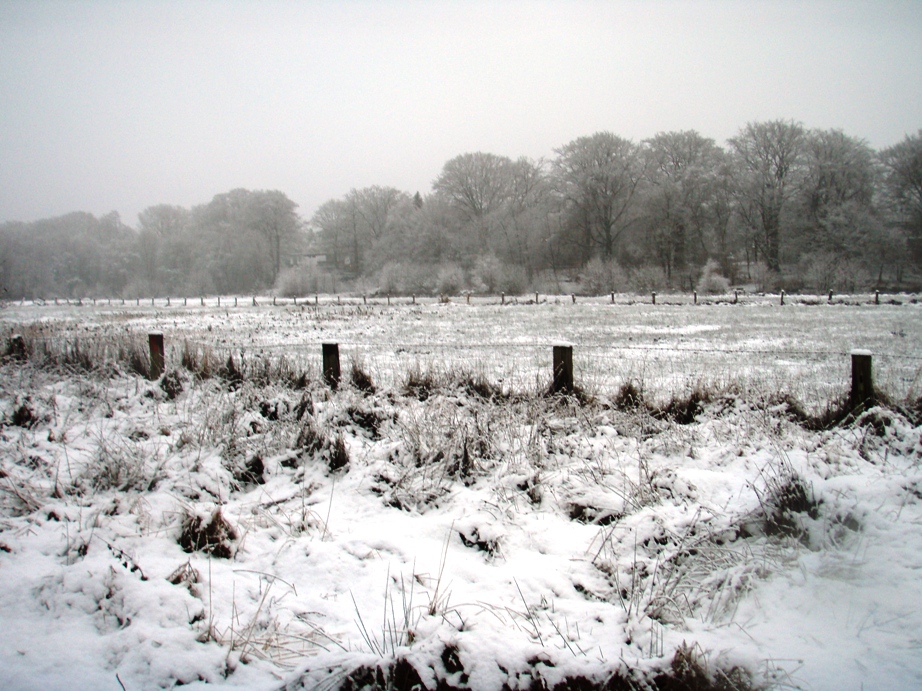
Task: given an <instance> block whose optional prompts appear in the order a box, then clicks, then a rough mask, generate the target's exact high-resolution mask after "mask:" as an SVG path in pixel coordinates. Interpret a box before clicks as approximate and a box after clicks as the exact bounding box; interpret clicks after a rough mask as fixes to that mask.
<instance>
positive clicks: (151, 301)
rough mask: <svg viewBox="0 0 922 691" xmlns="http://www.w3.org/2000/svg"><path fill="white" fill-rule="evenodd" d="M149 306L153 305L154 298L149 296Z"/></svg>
mask: <svg viewBox="0 0 922 691" xmlns="http://www.w3.org/2000/svg"><path fill="white" fill-rule="evenodd" d="M150 306H151V307H153V306H154V298H151V299H150Z"/></svg>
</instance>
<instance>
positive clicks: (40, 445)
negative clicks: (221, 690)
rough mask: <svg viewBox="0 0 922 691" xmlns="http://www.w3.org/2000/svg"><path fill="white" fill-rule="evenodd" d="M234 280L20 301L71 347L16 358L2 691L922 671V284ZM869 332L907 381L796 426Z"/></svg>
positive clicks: (15, 322)
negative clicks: (733, 296)
mask: <svg viewBox="0 0 922 691" xmlns="http://www.w3.org/2000/svg"><path fill="white" fill-rule="evenodd" d="M231 301H232V298H230V299H228V298H224V300H223V303H222V306H221V307H218V306H217V304H216V300H215V299H212V300H210V301H209V302H208V303H207V304H206V305H205V306H202V305H201V304H199V302H198V300H196V301H192V300H189V304H188V306H185V307H184V306H182V305H181V304H178V302H177V301H176V300H173V302H172V304H171V305H170V306H169V307H167V306H166V305H165V304H164V301H159V302H158V304H156V305H155V306H150V305H149V304H147V305H143V304H142V305H128V306H121V305H112V306H109V305H105V306H103V305H99V306H97V307H93V306H91V305H83V306H65V305H62V306H58V307H55V306H53V305H46V306H31V305H24V306H18V305H13V306H8V307H6V308H5V309H4V310H3V311H2V312H0V327H2V328H3V332H2V335H3V343H2V344H0V347H2V352H5V353H10V352H11V351H12V355H13V356H15V355H16V354H17V352H16V349H15V348H14V347H11V345H10V336H11V335H12V334H13V333H22V334H24V336H25V338H26V342H27V345H28V346H29V348H31V349H32V350H33V355H35V354H37V353H39V352H40V351H42V349H44V351H46V352H49V353H59V354H60V353H63V352H65V351H66V352H67V353H70V356H69V360H68V362H69V363H70V364H68V365H61V366H56V367H51V366H45V367H39V366H38V363H37V362H36V359H35V358H33V359H26V360H23V359H21V358H17V357H12V356H11V357H5V358H4V360H3V363H2V365H0V406H2V408H0V416H2V417H0V420H2V426H0V632H2V634H0V679H2V680H3V681H2V684H0V685H2V687H3V688H5V689H64V688H67V689H83V688H87V689H90V688H92V689H115V690H117V689H120V688H123V687H124V688H126V689H146V688H171V687H173V686H178V685H180V684H182V685H189V686H193V687H195V686H204V685H205V684H210V685H215V684H219V685H223V686H226V687H238V688H252V689H278V688H285V687H287V688H292V689H297V688H306V689H314V688H329V689H333V688H361V687H362V685H363V684H365V685H367V684H370V683H372V682H373V681H374V679H375V674H374V673H373V672H371V671H369V670H373V669H375V668H380V669H382V670H383V671H382V672H381V673H380V675H379V677H380V679H379V681H380V680H384V681H385V682H387V681H388V679H389V683H391V685H392V686H393V687H395V688H411V687H412V684H413V683H418V684H422V687H423V688H428V689H435V688H437V687H438V688H443V689H448V688H471V689H502V688H510V689H533V688H534V689H538V688H547V689H554V688H558V689H577V688H602V687H603V685H604V684H605V683H606V682H608V688H624V689H627V688H632V685H631V684H633V685H634V687H636V688H644V687H643V686H642V684H643V683H646V682H649V681H650V680H651V679H654V678H655V677H656V675H657V674H660V673H662V672H663V671H664V670H670V669H673V672H672V674H673V680H672V682H671V683H676V682H675V680H676V679H679V680H684V681H685V682H687V683H686V686H685V687H683V686H667V682H666V681H665V680H664V678H663V677H660V682H659V683H660V688H686V687H687V688H704V687H703V686H700V685H699V686H693V685H692V683H691V682H692V681H694V679H692V677H694V674H695V673H696V670H698V669H707V670H708V672H709V673H710V674H711V676H712V679H713V686H712V687H713V688H724V689H731V688H749V687H752V686H756V687H758V686H769V687H773V688H804V689H893V688H918V687H920V686H922V633H920V632H922V426H920V423H919V419H918V418H919V410H918V408H916V409H915V410H911V409H910V404H913V405H914V403H913V402H914V401H916V400H917V399H918V398H919V396H920V394H922V391H920V386H922V375H920V366H922V346H920V344H922V319H920V316H922V313H920V310H922V307H920V306H919V305H918V304H916V303H915V302H914V301H911V300H910V299H908V298H905V297H904V298H902V299H899V300H898V302H900V303H902V304H881V305H871V304H866V302H867V298H864V299H863V300H859V299H857V298H856V299H854V300H844V301H843V302H842V304H831V305H828V304H796V303H795V304H790V303H789V304H787V305H785V306H784V307H781V306H780V304H778V301H777V300H773V299H766V300H762V301H752V302H748V303H746V304H739V305H730V304H713V305H697V306H692V305H689V304H682V305H679V304H658V305H656V306H655V307H654V306H652V305H649V304H640V303H636V304H626V302H624V301H622V302H621V303H620V304H617V305H610V304H607V301H606V300H604V299H599V300H594V301H593V300H583V299H580V300H579V302H578V304H572V302H571V300H570V298H568V297H561V298H550V299H547V298H542V302H541V304H537V305H535V304H506V305H499V304H498V301H495V300H494V301H490V302H487V301H479V302H478V301H475V304H473V305H467V304H465V303H464V301H455V302H453V303H449V304H439V303H437V302H434V301H428V302H426V304H422V301H419V304H415V305H413V304H409V302H410V301H409V300H406V299H404V300H402V301H401V303H400V304H396V301H394V304H392V305H391V306H388V305H386V304H383V303H382V301H381V300H376V301H369V304H367V305H366V304H363V301H362V300H361V299H358V300H352V301H351V303H350V304H337V302H336V300H335V299H329V298H328V299H327V300H325V301H323V300H322V301H321V304H320V305H319V306H314V305H313V304H308V305H303V304H301V305H292V304H286V305H281V304H280V305H277V306H275V307H273V306H271V304H266V303H267V302H269V301H267V300H266V299H262V300H261V301H260V302H261V304H260V305H258V306H256V307H254V306H253V305H252V304H246V303H244V301H242V300H241V301H240V306H239V307H237V308H234V307H232V306H230V304H229V303H230V302H231ZM270 301H271V299H270ZM662 301H666V302H668V300H661V302H662ZM153 331H159V332H162V333H163V334H164V336H165V340H166V343H167V371H168V374H167V375H166V376H165V377H164V378H163V379H162V380H161V381H155V382H150V381H147V380H146V379H144V378H141V377H139V376H138V375H136V374H133V373H131V370H130V367H129V366H128V364H127V363H128V359H129V358H127V356H126V353H127V352H128V351H130V350H131V348H132V347H134V346H135V345H137V344H138V343H140V344H142V345H144V347H146V335H147V333H149V332H153ZM325 342H337V343H340V344H341V350H342V362H343V374H344V383H343V385H342V386H341V387H340V388H339V389H338V390H336V391H331V390H330V388H329V387H327V386H325V385H324V384H323V383H322V382H321V381H320V374H319V370H320V344H321V343H325ZM564 342H566V343H570V344H572V345H573V346H574V361H575V370H576V372H575V376H576V380H577V385H579V386H581V387H582V388H584V389H585V390H586V391H587V392H588V393H589V394H590V395H591V397H592V400H590V401H588V402H587V401H582V402H580V401H579V400H576V399H575V398H570V399H552V398H547V397H544V396H542V395H541V391H542V389H543V388H545V387H546V385H547V383H548V381H549V380H550V357H551V352H550V351H551V346H552V345H554V344H558V343H564ZM75 344H78V345H77V347H78V348H79V349H81V350H80V352H81V353H82V354H83V356H82V357H83V359H81V358H78V357H75V356H74V346H75ZM120 346H121V348H122V351H123V352H122V353H121V354H120V353H119V352H118V350H119V347H120ZM853 348H864V349H869V350H871V351H872V352H874V367H875V377H876V383H877V384H878V386H880V387H881V389H882V390H883V391H884V393H886V394H888V395H889V397H890V398H891V400H892V401H893V403H894V405H892V406H890V407H886V408H885V407H875V408H872V409H871V410H868V411H867V412H864V413H863V414H861V415H860V416H859V417H858V418H857V420H855V419H851V420H848V421H846V422H845V423H843V424H839V425H836V426H834V427H832V428H830V429H826V430H820V431H816V430H814V429H811V427H810V426H809V425H805V424H803V422H799V421H798V419H799V417H798V415H796V414H794V413H795V412H796V411H795V410H794V408H795V406H794V405H793V403H792V402H791V401H790V400H788V399H785V398H783V396H784V395H787V396H790V397H793V398H794V399H797V401H798V402H799V403H800V404H801V405H802V406H803V408H805V409H806V410H807V411H810V412H820V411H822V410H824V409H825V408H827V407H829V406H830V405H833V404H834V403H836V402H837V401H839V400H840V399H841V397H842V396H843V395H844V394H845V393H846V392H847V390H848V384H849V356H848V353H849V351H850V350H851V349H853ZM184 352H185V354H186V358H187V364H188V363H190V362H194V363H196V364H197V365H198V367H199V370H200V371H201V369H202V361H203V359H204V358H206V357H207V358H208V359H209V360H210V361H211V362H212V365H213V366H212V368H211V369H212V370H213V371H214V376H211V377H208V378H202V377H200V376H196V374H195V373H193V372H190V371H188V370H187V369H185V368H184V367H182V364H181V363H182V359H183V353H184ZM129 354H130V353H129ZM35 356H36V357H37V355H35ZM228 356H232V357H233V358H234V361H235V363H236V366H237V368H239V369H240V370H241V371H242V372H243V374H244V377H243V379H242V381H240V380H239V379H238V378H235V377H234V376H232V373H231V374H229V373H228V372H227V371H225V372H224V373H223V376H220V375H221V373H220V372H219V370H220V368H221V366H225V365H226V361H227V358H228ZM90 361H92V362H90ZM104 361H108V362H109V364H108V365H105V366H99V367H98V368H97V369H96V370H95V371H87V370H86V369H85V367H84V366H83V365H80V363H84V365H85V364H96V365H101V364H102V363H103V362H104ZM353 363H355V364H356V365H357V366H358V367H359V368H360V369H361V370H362V371H364V372H365V373H367V374H368V375H370V378H371V379H372V381H373V382H374V384H375V385H376V391H375V392H373V393H372V392H368V391H362V390H360V389H358V388H356V387H355V386H353V385H352V384H350V383H349V380H350V369H351V367H352V364H353ZM225 370H226V366H225ZM301 372H304V373H306V374H307V377H306V380H302V381H300V382H299V381H297V379H298V377H296V376H294V375H296V374H300V373H301ZM411 372H412V373H414V374H415V377H416V379H417V381H423V382H425V383H426V384H427V385H428V386H429V390H428V391H420V389H419V387H417V389H416V390H414V391H413V392H410V391H407V390H406V387H405V384H406V381H407V376H408V373H411ZM283 375H284V376H283ZM631 382H632V383H634V385H635V386H636V387H637V388H638V389H640V390H641V392H642V393H643V394H644V396H645V398H646V401H647V403H648V404H649V406H642V407H632V406H630V405H628V403H629V401H625V400H623V397H622V398H619V393H620V392H622V391H623V390H624V389H622V387H623V385H625V384H627V383H631ZM696 389H697V390H698V391H702V390H703V391H708V392H710V394H711V402H710V403H707V404H706V405H704V406H703V409H702V410H701V412H700V413H699V414H698V415H697V417H696V418H695V420H694V421H693V422H691V423H690V424H680V423H679V421H677V420H676V419H673V418H670V417H669V416H668V415H663V414H660V413H662V411H663V410H665V409H666V403H667V402H668V401H669V400H671V399H673V398H679V399H681V398H682V397H687V396H688V395H689V394H690V393H691V392H693V391H695V390H696ZM427 393H428V395H426V394H427ZM415 394H418V395H415ZM491 394H492V395H491ZM421 398H424V400H420V399H421ZM677 651H679V652H678V654H677ZM395 661H399V663H396V664H395ZM683 663H686V664H685V666H684V667H683ZM683 669H684V670H685V671H684V672H683V671H682V670H683ZM683 674H684V675H685V676H684V677H683ZM643 680H646V682H644V681H643ZM589 682H593V683H594V684H595V685H596V686H594V687H593V686H590V684H589ZM440 684H441V686H439V685H440ZM580 684H582V685H580ZM619 684H620V685H619ZM747 684H749V686H747Z"/></svg>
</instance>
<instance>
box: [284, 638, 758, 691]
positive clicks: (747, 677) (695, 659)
mask: <svg viewBox="0 0 922 691" xmlns="http://www.w3.org/2000/svg"><path fill="white" fill-rule="evenodd" d="M458 653H459V651H458V648H457V647H456V646H454V645H451V644H448V645H446V646H445V648H444V649H443V651H442V654H441V656H440V661H441V665H440V666H439V668H437V669H430V670H425V671H426V672H427V674H425V677H426V678H431V675H432V674H433V673H434V675H435V677H436V679H437V682H436V685H435V686H430V685H427V684H426V683H425V682H424V681H423V678H424V675H423V674H421V673H420V671H419V670H417V669H416V667H414V665H413V663H412V662H410V661H409V660H408V659H407V658H405V657H397V658H395V659H392V660H382V661H380V662H379V663H378V664H377V665H373V666H370V665H363V666H360V667H357V668H355V669H353V670H352V671H351V672H348V673H347V674H345V675H344V676H343V677H342V679H341V680H340V681H339V682H338V684H336V685H334V686H327V687H326V688H328V689H330V691H333V690H334V689H335V691H419V690H421V689H432V690H433V691H436V690H437V691H462V689H465V690H469V689H470V688H471V687H470V686H469V685H468V681H469V676H468V675H467V673H466V672H465V670H464V665H463V663H462V660H461V657H460V656H459V654H458ZM544 666H545V665H544V663H542V662H538V661H534V663H533V666H532V667H530V668H529V669H528V670H525V671H522V672H519V673H518V674H516V675H515V676H516V677H517V681H518V682H521V683H517V684H516V685H515V686H509V684H508V683H507V684H504V685H503V689H504V691H506V690H510V691H511V689H513V688H516V689H519V688H521V689H528V691H761V690H764V689H767V688H770V687H769V686H766V685H761V684H758V683H757V682H755V681H754V680H753V678H752V675H751V674H750V673H749V672H748V671H746V670H745V669H743V668H742V667H731V668H729V669H723V668H720V667H711V666H710V665H709V664H708V662H707V659H706V657H705V654H704V652H703V651H701V649H700V648H699V647H698V646H697V645H687V644H685V643H683V644H682V645H680V646H679V647H678V648H677V649H676V651H675V654H674V655H673V657H672V660H671V661H670V663H669V666H668V667H666V668H663V669H658V670H652V671H648V672H642V671H640V670H630V669H626V668H618V669H616V670H614V671H612V672H610V673H609V675H608V676H607V677H604V678H597V679H593V678H590V677H587V676H582V675H576V676H567V677H565V678H563V679H561V680H559V681H557V682H556V683H554V682H551V681H549V680H548V679H546V678H545V676H544V675H543V674H542V668H543V667H544ZM522 683H524V684H526V685H525V686H523V685H522ZM286 688H287V689H290V690H293V689H297V688H299V687H298V686H297V685H296V684H289V685H288V686H287V687H286ZM301 688H303V687H301Z"/></svg>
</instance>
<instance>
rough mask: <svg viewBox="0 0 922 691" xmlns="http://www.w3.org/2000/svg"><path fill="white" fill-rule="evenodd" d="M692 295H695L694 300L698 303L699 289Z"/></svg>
mask: <svg viewBox="0 0 922 691" xmlns="http://www.w3.org/2000/svg"><path fill="white" fill-rule="evenodd" d="M692 295H694V300H695V302H694V304H696V305H697V304H698V291H697V290H696V291H695V292H694V293H692Z"/></svg>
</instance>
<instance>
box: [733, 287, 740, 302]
mask: <svg viewBox="0 0 922 691" xmlns="http://www.w3.org/2000/svg"><path fill="white" fill-rule="evenodd" d="M739 301H740V291H739V290H737V289H736V288H734V289H733V304H734V305H735V304H737V303H738V302H739Z"/></svg>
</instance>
